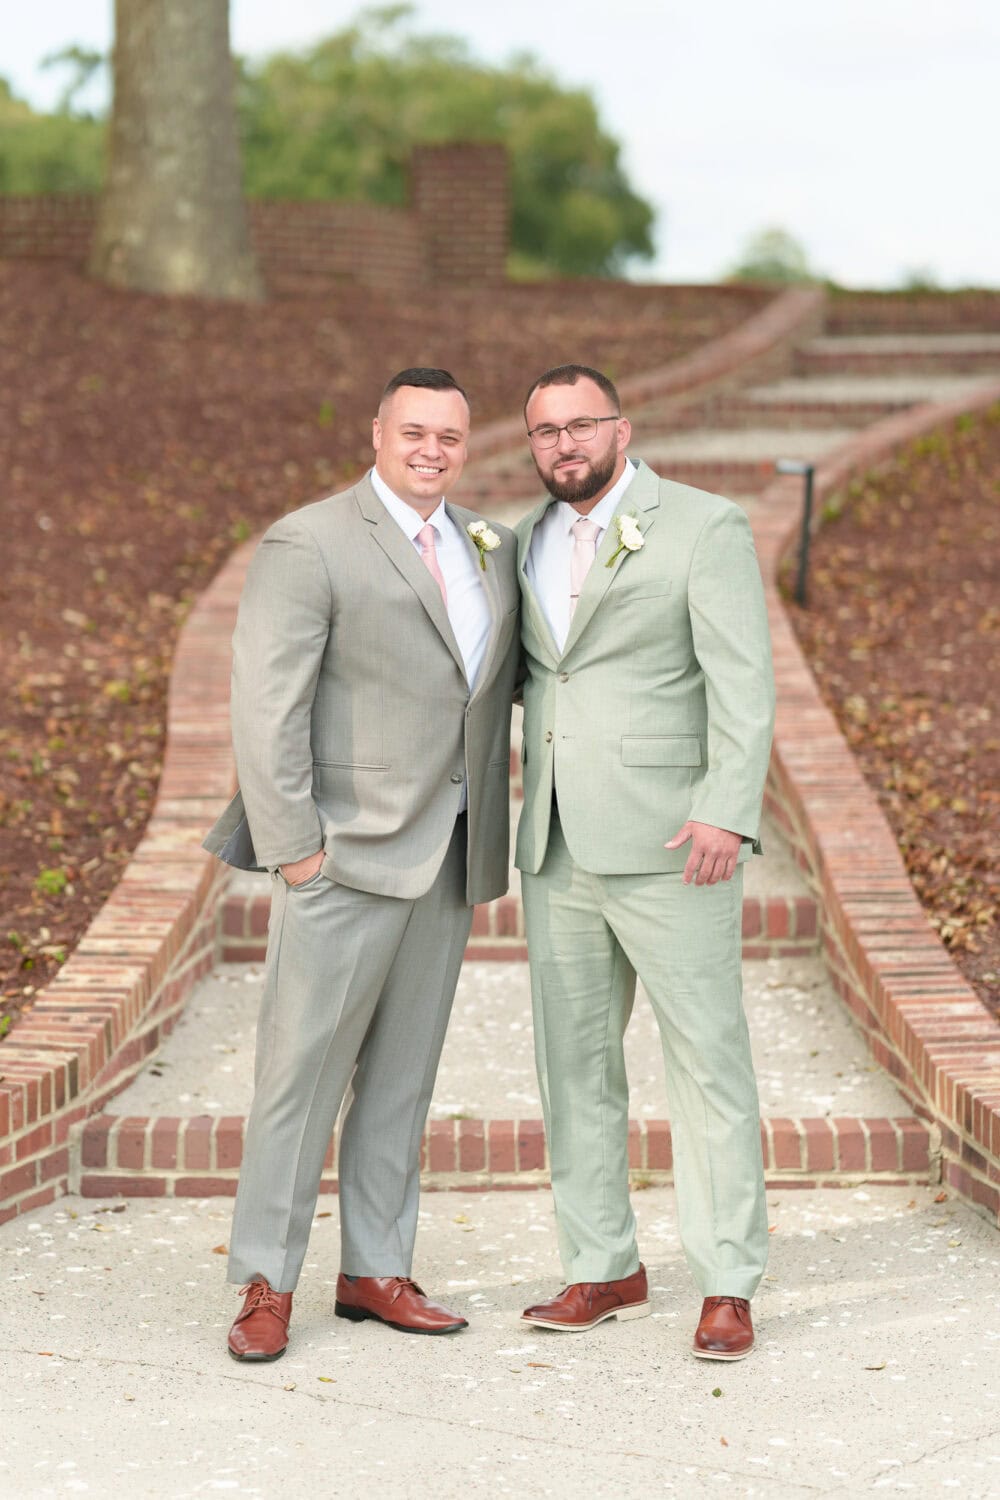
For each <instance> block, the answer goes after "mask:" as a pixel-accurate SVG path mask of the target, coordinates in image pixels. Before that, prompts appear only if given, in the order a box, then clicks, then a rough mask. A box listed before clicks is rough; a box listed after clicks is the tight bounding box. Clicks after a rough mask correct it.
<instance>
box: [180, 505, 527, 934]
mask: <svg viewBox="0 0 1000 1500" xmlns="http://www.w3.org/2000/svg"><path fill="white" fill-rule="evenodd" d="M447 509H448V514H449V515H450V516H451V518H452V520H453V521H454V522H455V523H456V525H457V526H458V527H459V529H460V530H461V531H462V533H463V535H464V534H465V529H466V527H467V525H468V524H469V522H470V521H474V520H478V519H479V517H478V516H476V515H475V514H474V513H473V512H472V511H468V510H464V509H462V508H461V507H460V506H454V505H449V506H448V507H447ZM495 529H496V531H497V532H498V534H499V535H500V537H501V539H502V545H501V546H500V547H499V548H498V549H497V550H495V551H494V552H491V553H490V554H488V556H487V558H486V568H485V571H484V572H483V574H482V579H483V584H484V587H485V590H486V597H487V600H488V602H489V609H490V619H491V628H490V636H489V642H488V645H487V649H486V655H485V658H484V660H483V663H482V666H481V668H480V671H479V676H478V679H477V681H476V683H475V686H474V689H473V691H472V693H471V694H470V691H469V686H468V683H467V682H466V679H465V673H464V669H463V664H462V656H461V652H460V651H459V647H458V643H457V641H456V640H455V637H454V634H453V632H452V629H451V626H450V624H449V622H448V614H447V611H446V609H445V606H444V603H443V601H442V599H441V594H440V591H439V589H438V586H437V584H436V583H435V581H434V579H433V578H432V577H431V575H430V573H429V572H428V570H427V567H426V566H425V564H424V563H423V561H422V560H421V558H420V556H419V555H418V553H417V551H416V550H415V548H414V547H413V545H412V543H411V542H410V541H408V540H407V538H406V537H405V536H404V534H403V532H402V531H401V530H400V528H399V526H398V525H397V524H396V522H395V521H394V520H393V518H392V517H391V516H390V515H389V513H388V512H387V510H386V509H385V507H384V506H383V504H382V502H381V501H380V500H379V498H378V496H377V495H376V493H375V491H374V489H373V488H372V485H371V481H370V479H369V478H368V477H367V476H365V478H363V479H361V480H360V481H359V482H358V483H357V484H356V485H355V486H354V487H353V488H352V489H350V490H346V491H344V492H343V493H342V494H338V495H332V496H331V497H330V498H329V499H326V500H320V501H318V502H316V503H315V504H313V505H307V506H305V507H303V508H302V509H301V510H297V511H294V512H292V514H290V515H287V516H284V517H283V518H282V519H281V520H280V521H277V522H276V523H275V524H274V525H273V526H272V527H271V528H270V529H269V530H268V531H267V533H266V534H265V536H264V538H263V540H262V542H261V545H260V547H259V548H258V550H257V552H256V554H255V556H254V558H253V561H252V562H251V564H250V569H249V572H248V574H247V580H246V585H245V587H244V590H243V597H242V600H241V602H240V609H239V616H238V619H237V625H236V633H235V635H234V637H233V679H232V700H231V717H232V730H233V745H234V749H235V754H236V768H237V774H238V778H239V788H240V789H239V792H238V793H237V795H236V797H235V798H234V799H233V801H232V802H231V803H230V805H229V807H228V808H227V809H226V811H225V812H224V813H223V815H222V817H221V818H220V819H219V820H218V822H217V823H216V824H215V826H214V828H213V829H212V830H211V832H210V834H209V835H208V838H207V839H206V840H205V847H206V848H207V849H209V850H211V852H212V853H213V854H217V855H218V856H219V857H220V858H221V859H224V860H226V861H227V862H228V863H230V864H234V865H237V866H239V867H241V868H243V869H271V870H273V869H275V868H276V867H277V866H278V865H284V864H290V863H292V862H293V861H295V860H298V859H303V858H305V856H306V855H309V854H312V853H314V852H315V851H316V850H317V849H319V848H320V847H321V846H322V847H323V848H324V849H325V851H326V858H325V859H324V861H323V866H322V869H323V873H324V874H325V875H326V876H328V877H329V878H330V879H331V880H335V881H338V882H339V883H340V884H342V885H349V886H354V887H356V888H357V889H359V890H365V891H372V892H374V893H376V894H379V895H386V896H399V897H404V898H408V899H412V898H414V897H416V896H420V895H422V894H423V893H424V892H425V891H427V890H428V889H429V888H430V886H431V885H432V884H433V881H434V879H435V876H436V875H437V872H438V870H439V868H440V866H441V863H442V860H443V859H444V855H445V851H446V849H447V847H448V843H449V840H450V838H451V835H452V832H453V830H454V826H455V818H456V815H457V813H458V806H459V800H460V796H461V786H462V781H463V779H464V778H465V777H466V776H467V777H468V787H469V791H468V812H469V816H468V859H467V869H468V877H467V890H466V895H467V899H468V901H469V903H470V904H473V903H475V902H480V901H488V900H491V899H492V898H493V897H495V896H498V895H501V894H502V893H503V891H504V890H506V888H507V880H508V854H509V849H508V845H509V822H508V779H509V767H510V707H511V693H512V686H513V682H514V676H515V671H516V666H517V657H518V639H517V637H518V632H517V623H518V590H517V582H516V574H515V563H516V544H515V541H514V537H513V534H512V533H511V532H509V531H506V530H505V529H504V528H502V527H499V526H498V527H496V528H495ZM468 545H469V548H470V550H471V552H472V555H473V556H474V557H475V559H476V562H477V566H478V562H479V555H478V553H477V552H476V549H475V546H474V544H473V542H472V541H471V539H468Z"/></svg>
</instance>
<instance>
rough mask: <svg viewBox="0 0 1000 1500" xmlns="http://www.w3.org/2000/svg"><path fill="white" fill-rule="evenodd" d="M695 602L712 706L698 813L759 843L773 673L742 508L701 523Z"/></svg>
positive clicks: (691, 590) (698, 651)
mask: <svg viewBox="0 0 1000 1500" xmlns="http://www.w3.org/2000/svg"><path fill="white" fill-rule="evenodd" d="M688 606H689V610H690V619H691V632H692V638H693V642H694V652H695V656H696V657H697V659H698V663H699V665H700V667H701V669H702V671H703V673H704V675H705V696H706V701H707V707H708V768H707V774H706V776H705V779H704V781H703V782H702V783H701V785H700V786H699V788H698V790H697V792H696V794H695V798H694V803H693V805H692V808H691V817H692V818H693V819H694V820H695V821H697V822H700V823H711V824H713V825H714V826H715V827H716V828H728V829H730V830H731V831H732V832H734V833H739V834H742V836H743V837H744V838H747V839H753V840H755V841H756V839H757V836H758V833H759V829H760V814H761V804H762V802H763V797H764V783H765V781H766V779H767V768H768V761H769V758H770V752H771V736H772V733H773V731H774V673H773V670H772V666H771V640H770V633H769V631H768V625H767V608H766V605H765V602H764V588H763V584H762V582H761V577H760V569H759V567H758V565H757V556H756V553H755V551H754V545H753V535H752V532H751V530H750V523H749V521H748V520H747V518H746V516H745V515H744V513H743V512H742V511H741V510H740V509H739V508H738V507H737V506H735V505H727V506H726V507H725V509H723V510H720V511H718V512H716V513H715V514H713V515H712V516H710V517H709V519H708V521H707V522H706V523H705V526H704V527H703V528H702V531H701V534H700V536H699V538H698V541H697V544H696V546H695V549H694V554H693V558H692V563H691V571H690V575H689V578H688Z"/></svg>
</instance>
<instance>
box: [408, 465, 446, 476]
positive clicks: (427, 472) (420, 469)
mask: <svg viewBox="0 0 1000 1500" xmlns="http://www.w3.org/2000/svg"><path fill="white" fill-rule="evenodd" d="M410 468H411V469H412V470H413V472H414V474H422V475H423V476H424V478H425V479H436V478H437V476H438V475H439V474H443V473H444V468H443V467H442V468H440V469H432V468H431V466H430V464H411V465H410Z"/></svg>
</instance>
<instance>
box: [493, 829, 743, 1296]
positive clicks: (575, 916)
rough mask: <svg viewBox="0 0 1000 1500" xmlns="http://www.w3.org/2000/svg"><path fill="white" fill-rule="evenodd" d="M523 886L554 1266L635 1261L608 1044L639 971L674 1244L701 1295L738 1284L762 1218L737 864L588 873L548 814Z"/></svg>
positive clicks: (579, 1269) (591, 1275)
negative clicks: (656, 1075)
mask: <svg viewBox="0 0 1000 1500" xmlns="http://www.w3.org/2000/svg"><path fill="white" fill-rule="evenodd" d="M522 891H523V899H524V914H525V925H526V929H527V936H528V954H529V959H530V967H531V990H532V1010H533V1016H534V1030H535V1060H536V1065H537V1068H538V1080H539V1087H540V1089H541V1096H542V1109H543V1112H544V1116H545V1130H546V1136H547V1139H548V1146H549V1157H550V1161H551V1168H552V1191H553V1195H554V1199H555V1210H556V1221H557V1228H558V1236H559V1248H560V1255H561V1258H562V1262H563V1270H564V1272H565V1275H566V1279H567V1281H568V1282H570V1283H572V1282H579V1281H617V1280H619V1279H621V1278H622V1277H625V1276H629V1275H631V1274H632V1272H633V1271H635V1270H636V1269H637V1267H638V1264H639V1252H638V1248H637V1244H636V1235H635V1218H634V1216H633V1213H632V1209H631V1205H630V1202H629V1188H628V1080H627V1078H626V1075H625V1062H624V1054H623V1046H622V1041H623V1037H624V1034H625V1028H626V1026H627V1025H628V1021H629V1017H630V1015H631V1013H632V1003H633V999H634V995H635V981H636V975H637V974H638V976H639V978H640V979H641V980H642V983H643V986H644V988H645V989H646V992H647V994H648V995H649V998H650V1000H651V1002H652V1005H653V1010H654V1012H655V1014H656V1020H657V1024H658V1026H659V1030H660V1038H661V1042H662V1046H663V1059H664V1065H665V1069H666V1082H667V1102H668V1108H669V1115H670V1121H671V1135H672V1140H673V1156H674V1183H675V1187H676V1199H677V1214H678V1221H679V1227H680V1236H681V1242H682V1244H683V1247H684V1253H685V1255H686V1257H687V1261H688V1264H689V1266H690V1268H691V1272H692V1274H693V1276H694V1279H695V1282H696V1283H697V1285H698V1288H699V1290H700V1291H701V1293H702V1295H703V1296H732V1297H752V1296H753V1293H754V1291H755V1290H756V1287H757V1284H758V1282H759V1280H760V1278H761V1276H762V1275H763V1272H764V1266H765V1264H766V1260H767V1249H768V1233H767V1216H766V1207H765V1201H764V1173H763V1161H762V1156H761V1146H760V1109H759V1105H758V1101H757V1085H756V1080H755V1078H754V1072H753V1064H752V1062H751V1058H750V1040H749V1035H748V1032H747V1024H746V1017H745V1015H744V1011H743V1001H742V976H741V926H742V907H743V870H742V866H738V867H737V870H736V873H735V875H734V876H733V878H732V880H729V881H720V882H719V883H718V884H717V885H711V886H710V885H704V886H698V885H695V884H691V885H685V884H684V882H683V879H682V877H681V875H680V874H679V873H678V874H662V875H661V874H657V875H593V874H589V873H588V872H587V871H586V870H581V869H580V868H579V867H578V866H577V865H575V864H574V862H573V860H572V858H571V856H570V854H569V851H568V849H567V847H566V843H565V840H564V838H563V835H562V831H561V829H560V827H559V822H558V819H557V818H555V816H554V817H553V824H552V829H551V832H550V835H549V843H548V848H547V852H546V856H545V861H544V863H543V865H542V868H541V869H540V871H539V872H538V874H537V875H528V874H524V875H523V876H522Z"/></svg>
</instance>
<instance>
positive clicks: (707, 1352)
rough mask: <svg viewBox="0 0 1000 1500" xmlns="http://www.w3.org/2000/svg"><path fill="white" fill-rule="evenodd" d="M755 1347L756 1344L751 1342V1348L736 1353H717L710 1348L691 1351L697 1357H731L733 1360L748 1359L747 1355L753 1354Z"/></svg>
mask: <svg viewBox="0 0 1000 1500" xmlns="http://www.w3.org/2000/svg"><path fill="white" fill-rule="evenodd" d="M753 1349H754V1346H753V1344H751V1345H750V1347H749V1349H740V1350H739V1351H738V1353H736V1354H716V1353H713V1352H712V1351H711V1350H710V1349H692V1350H691V1353H692V1354H693V1355H694V1357H695V1359H729V1360H732V1359H746V1357H747V1355H748V1354H752V1353H753Z"/></svg>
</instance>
